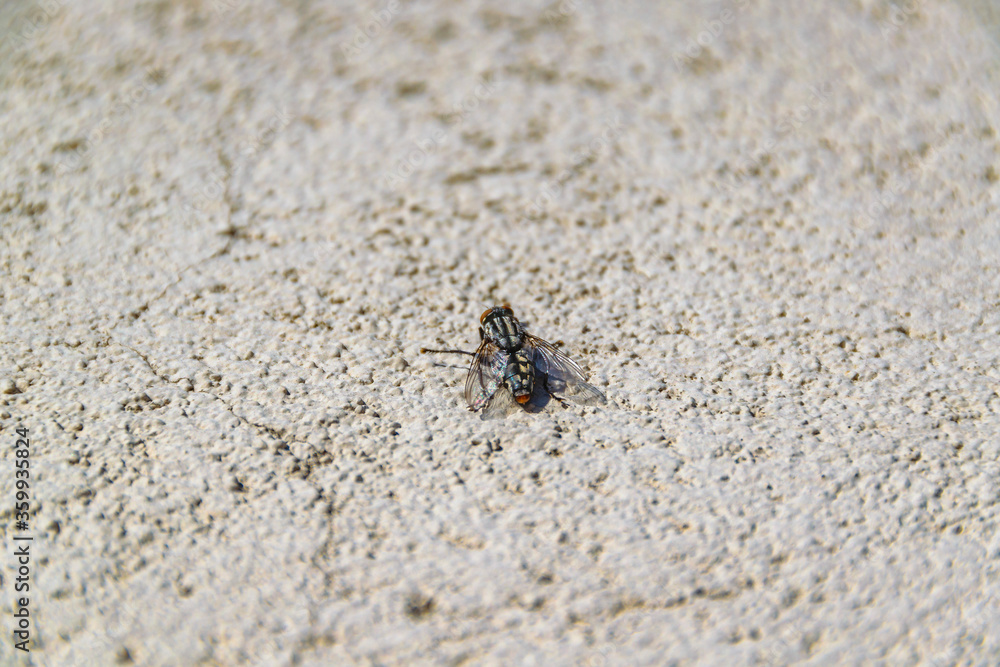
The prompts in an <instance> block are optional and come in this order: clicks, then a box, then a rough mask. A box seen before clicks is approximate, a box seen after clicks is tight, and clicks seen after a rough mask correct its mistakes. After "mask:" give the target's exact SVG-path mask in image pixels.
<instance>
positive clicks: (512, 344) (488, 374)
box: [420, 304, 607, 418]
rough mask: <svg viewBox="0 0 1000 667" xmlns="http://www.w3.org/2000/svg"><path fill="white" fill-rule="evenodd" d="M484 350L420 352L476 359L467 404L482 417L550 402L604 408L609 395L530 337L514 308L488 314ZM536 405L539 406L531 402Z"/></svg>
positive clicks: (482, 327) (482, 323)
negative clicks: (517, 407) (552, 400)
mask: <svg viewBox="0 0 1000 667" xmlns="http://www.w3.org/2000/svg"><path fill="white" fill-rule="evenodd" d="M479 340H480V342H479V347H478V348H477V349H476V351H475V352H466V351H465V350H428V349H426V348H423V349H421V350H420V351H421V352H441V353H458V354H468V355H470V356H472V363H471V364H470V365H469V374H468V376H467V377H466V379H465V402H466V403H467V404H468V406H469V410H472V411H473V412H479V411H482V415H483V417H484V418H485V417H498V416H502V415H504V414H506V413H507V412H508V411H509V410H511V409H512V408H515V407H516V406H517V405H520V406H522V407H523V408H525V409H528V408H529V407H530V406H533V405H537V404H538V402H539V400H541V401H544V399H545V398H547V397H551V398H554V399H555V400H557V401H559V403H560V404H562V405H565V404H566V401H567V400H570V401H573V402H574V403H579V404H581V405H604V404H606V403H607V399H606V398H605V396H604V394H603V393H602V392H601V391H600V390H599V389H598V388H597V387H595V386H593V385H592V384H589V383H588V382H587V376H586V375H585V374H584V372H583V369H581V368H580V366H579V365H578V364H577V363H576V362H575V361H573V360H572V359H570V358H569V357H567V356H566V355H565V354H563V353H562V352H560V351H559V350H557V349H556V348H555V347H554V346H553V345H552V344H551V343H549V342H548V341H545V340H543V339H541V338H539V337H538V336H534V335H532V334H530V333H528V332H527V330H526V329H525V327H524V324H522V323H521V322H520V321H518V319H517V318H516V317H515V316H514V311H513V309H512V308H511V307H510V305H509V304H504V305H502V306H494V307H492V308H489V309H487V310H486V311H485V312H484V313H483V314H482V315H481V316H480V318H479ZM532 399H535V400H532Z"/></svg>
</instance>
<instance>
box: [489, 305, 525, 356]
mask: <svg viewBox="0 0 1000 667" xmlns="http://www.w3.org/2000/svg"><path fill="white" fill-rule="evenodd" d="M482 324H483V331H484V336H485V337H486V339H487V340H489V341H491V342H492V343H493V344H494V345H496V346H497V347H499V348H500V349H501V350H503V351H504V352H515V351H517V350H519V349H521V345H522V343H523V340H522V338H521V328H520V326H518V323H517V320H515V319H514V317H513V316H512V315H509V314H508V313H507V312H504V311H503V310H497V311H495V312H492V313H490V314H488V315H487V316H486V317H485V318H484V319H483V323H482Z"/></svg>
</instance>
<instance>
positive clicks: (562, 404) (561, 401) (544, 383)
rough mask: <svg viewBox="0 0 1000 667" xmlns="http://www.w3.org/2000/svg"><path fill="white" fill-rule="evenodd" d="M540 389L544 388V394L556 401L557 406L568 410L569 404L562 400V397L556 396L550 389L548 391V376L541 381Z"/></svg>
mask: <svg viewBox="0 0 1000 667" xmlns="http://www.w3.org/2000/svg"><path fill="white" fill-rule="evenodd" d="M542 387H544V388H545V392H546V393H547V394H548V395H549V396H551V397H552V398H554V399H556V400H557V401H559V405H561V406H563V407H564V408H568V407H569V403H567V402H566V399H565V398H563V397H562V396H559V395H558V394H556V393H555V392H553V391H552V390H551V389H549V376H548V375H546V376H545V379H544V380H543V381H542Z"/></svg>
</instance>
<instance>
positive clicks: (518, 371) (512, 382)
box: [503, 350, 535, 404]
mask: <svg viewBox="0 0 1000 667" xmlns="http://www.w3.org/2000/svg"><path fill="white" fill-rule="evenodd" d="M503 379H504V382H505V383H506V384H507V388H508V389H510V393H511V394H513V395H514V400H515V401H517V402H518V403H522V404H523V403H527V402H528V401H530V400H531V394H532V392H533V391H534V390H535V369H534V367H533V366H532V365H531V360H530V359H529V358H528V355H527V354H525V352H524V350H518V351H516V352H512V353H511V354H510V356H509V357H507V367H506V368H505V369H504V376H503Z"/></svg>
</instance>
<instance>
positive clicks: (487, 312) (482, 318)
mask: <svg viewBox="0 0 1000 667" xmlns="http://www.w3.org/2000/svg"><path fill="white" fill-rule="evenodd" d="M492 312H493V309H492V308H487V309H486V310H484V311H483V314H482V315H480V316H479V323H480V324H482V323H483V320H485V319H486V316H487V315H489V314H490V313H492Z"/></svg>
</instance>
